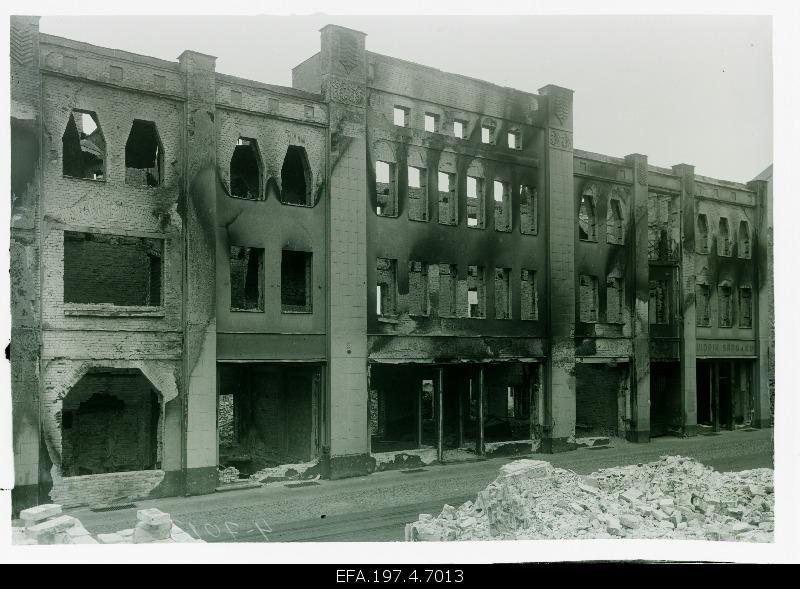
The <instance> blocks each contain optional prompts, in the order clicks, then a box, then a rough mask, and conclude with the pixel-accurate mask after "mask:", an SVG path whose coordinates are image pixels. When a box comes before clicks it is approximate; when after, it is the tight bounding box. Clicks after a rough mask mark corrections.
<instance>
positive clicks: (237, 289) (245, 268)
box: [230, 246, 264, 311]
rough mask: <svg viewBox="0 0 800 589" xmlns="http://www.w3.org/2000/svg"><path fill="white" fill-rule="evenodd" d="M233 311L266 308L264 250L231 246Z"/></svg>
mask: <svg viewBox="0 0 800 589" xmlns="http://www.w3.org/2000/svg"><path fill="white" fill-rule="evenodd" d="M230 266H231V311H263V310H264V291H263V284H264V250H263V249H261V248H256V247H239V246H231V249H230Z"/></svg>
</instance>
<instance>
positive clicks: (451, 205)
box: [438, 172, 458, 225]
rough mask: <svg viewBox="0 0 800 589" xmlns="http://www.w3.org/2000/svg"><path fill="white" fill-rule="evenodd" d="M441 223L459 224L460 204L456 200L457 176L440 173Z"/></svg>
mask: <svg viewBox="0 0 800 589" xmlns="http://www.w3.org/2000/svg"><path fill="white" fill-rule="evenodd" d="M438 185H439V186H438V188H439V223H441V224H442V225H456V224H457V223H458V206H457V205H458V202H457V199H456V175H455V174H448V173H447V172H439V175H438Z"/></svg>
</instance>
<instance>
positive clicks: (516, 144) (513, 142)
mask: <svg viewBox="0 0 800 589" xmlns="http://www.w3.org/2000/svg"><path fill="white" fill-rule="evenodd" d="M508 147H509V149H522V135H520V132H519V131H509V133H508Z"/></svg>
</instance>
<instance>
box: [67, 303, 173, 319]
mask: <svg viewBox="0 0 800 589" xmlns="http://www.w3.org/2000/svg"><path fill="white" fill-rule="evenodd" d="M164 315H165V312H164V307H138V306H136V307H134V306H116V305H72V306H65V307H64V316H65V317H164Z"/></svg>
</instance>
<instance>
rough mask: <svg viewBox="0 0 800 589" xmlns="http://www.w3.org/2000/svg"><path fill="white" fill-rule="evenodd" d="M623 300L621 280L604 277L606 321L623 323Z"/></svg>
mask: <svg viewBox="0 0 800 589" xmlns="http://www.w3.org/2000/svg"><path fill="white" fill-rule="evenodd" d="M623 301H624V289H623V286H622V280H621V279H620V278H616V277H614V276H609V277H608V278H607V279H606V323H625V317H624V315H623V304H622V303H623Z"/></svg>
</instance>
